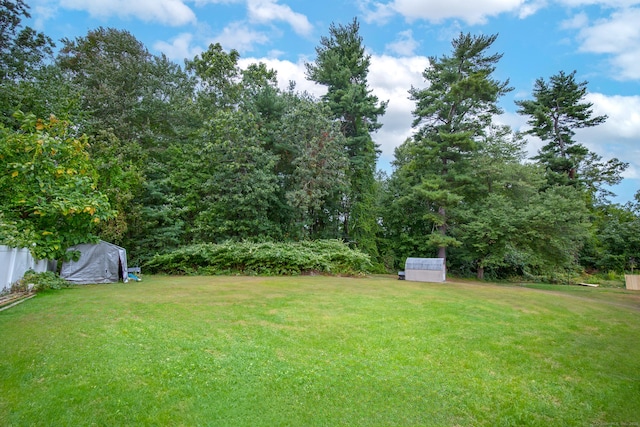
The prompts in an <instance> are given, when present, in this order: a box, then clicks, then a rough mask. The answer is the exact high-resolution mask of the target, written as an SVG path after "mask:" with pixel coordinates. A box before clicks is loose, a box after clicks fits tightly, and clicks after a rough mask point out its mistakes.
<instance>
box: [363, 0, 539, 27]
mask: <svg viewBox="0 0 640 427" xmlns="http://www.w3.org/2000/svg"><path fill="white" fill-rule="evenodd" d="M538 7H539V2H528V3H527V2H526V0H475V1H468V0H448V1H446V2H443V1H440V0H424V1H419V2H418V1H415V0H393V1H391V2H389V3H374V5H373V9H372V10H371V9H370V10H369V12H368V13H367V14H366V15H365V19H366V20H368V21H369V22H371V21H384V20H386V19H388V18H389V17H390V16H392V15H393V14H394V13H397V14H400V15H402V16H404V17H405V19H406V20H407V21H414V20H417V19H424V20H427V21H430V22H441V21H443V20H445V19H449V18H457V19H461V20H463V21H465V22H466V23H468V24H483V23H485V22H486V21H487V18H488V17H490V16H496V15H499V14H501V13H506V12H511V13H518V14H519V15H521V16H527V15H529V14H531V13H533V12H535V10H537V9H538Z"/></svg>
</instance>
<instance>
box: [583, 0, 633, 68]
mask: <svg viewBox="0 0 640 427" xmlns="http://www.w3.org/2000/svg"><path fill="white" fill-rule="evenodd" d="M638 22H640V9H639V8H635V9H624V10H619V11H616V12H613V13H612V14H611V15H610V17H609V18H608V19H602V20H599V21H596V22H595V23H594V24H593V25H591V26H588V27H585V28H583V29H582V30H581V31H580V33H579V35H578V39H579V40H580V41H581V46H580V50H581V51H583V52H589V53H601V54H609V55H612V57H611V59H610V61H611V64H612V65H613V66H614V69H615V71H616V73H617V75H616V76H615V77H617V78H618V79H621V80H636V79H640V25H638Z"/></svg>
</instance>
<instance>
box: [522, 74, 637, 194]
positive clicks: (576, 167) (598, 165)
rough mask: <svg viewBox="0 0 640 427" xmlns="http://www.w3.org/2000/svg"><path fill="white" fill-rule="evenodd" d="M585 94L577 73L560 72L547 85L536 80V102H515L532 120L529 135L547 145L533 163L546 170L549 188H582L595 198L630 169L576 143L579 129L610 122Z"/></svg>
mask: <svg viewBox="0 0 640 427" xmlns="http://www.w3.org/2000/svg"><path fill="white" fill-rule="evenodd" d="M586 94H587V82H586V81H583V82H577V81H576V72H575V71H573V72H571V73H569V74H566V73H565V72H563V71H560V72H559V73H558V74H556V75H553V76H551V78H550V79H549V81H548V82H547V81H545V80H544V79H541V78H540V79H537V80H536V83H535V86H534V88H533V98H534V99H533V100H522V101H516V105H518V107H519V109H518V113H520V114H522V115H525V116H528V117H529V119H528V123H529V124H530V125H531V129H530V130H529V131H528V133H529V134H532V135H535V136H537V137H539V138H540V139H542V141H543V142H545V145H544V146H543V147H542V148H541V149H540V151H539V152H538V155H537V156H536V157H534V159H535V160H537V161H538V162H540V164H542V165H544V166H545V168H546V169H547V172H548V173H547V177H548V182H549V185H554V184H561V185H573V186H575V187H583V188H584V189H586V190H587V191H588V192H589V193H590V194H591V195H592V196H593V197H596V195H595V193H596V192H597V191H599V190H603V188H602V184H609V185H612V184H617V183H618V182H619V181H620V180H621V179H622V178H621V175H620V174H621V173H622V171H624V170H625V169H626V167H627V166H628V165H627V164H626V163H624V162H621V161H619V160H618V159H611V160H609V161H607V162H602V158H601V157H600V156H599V155H597V154H595V153H593V152H590V151H589V149H588V148H587V147H585V146H584V145H583V144H580V143H579V142H578V141H576V140H575V133H576V132H575V131H576V130H577V129H582V128H589V127H593V126H597V125H599V124H602V123H604V122H605V121H606V119H607V116H604V115H602V116H594V114H593V108H592V107H593V104H592V103H590V102H587V101H585V96H586ZM605 195H606V194H605Z"/></svg>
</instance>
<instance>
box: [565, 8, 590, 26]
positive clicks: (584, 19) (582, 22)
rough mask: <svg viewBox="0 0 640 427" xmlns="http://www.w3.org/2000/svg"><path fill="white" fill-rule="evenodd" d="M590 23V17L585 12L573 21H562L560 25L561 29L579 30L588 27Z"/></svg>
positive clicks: (576, 16)
mask: <svg viewBox="0 0 640 427" xmlns="http://www.w3.org/2000/svg"><path fill="white" fill-rule="evenodd" d="M588 23H589V16H588V15H587V14H586V13H584V12H580V13H578V14H577V15H575V16H573V17H572V18H571V19H567V20H564V21H562V22H561V23H560V28H562V29H565V30H576V29H577V30H579V29H582V28H584V27H586V26H587V24H588Z"/></svg>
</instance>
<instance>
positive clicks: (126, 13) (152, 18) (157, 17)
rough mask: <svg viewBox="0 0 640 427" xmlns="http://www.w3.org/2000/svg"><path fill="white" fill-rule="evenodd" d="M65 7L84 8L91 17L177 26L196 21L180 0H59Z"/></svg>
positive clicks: (194, 16) (193, 14)
mask: <svg viewBox="0 0 640 427" xmlns="http://www.w3.org/2000/svg"><path fill="white" fill-rule="evenodd" d="M60 6H61V7H63V8H66V9H73V10H84V11H86V12H88V13H89V14H90V15H91V16H93V17H98V18H108V17H111V16H118V17H120V18H129V17H135V18H137V19H140V20H142V21H146V22H160V23H162V24H166V25H172V26H179V25H184V24H188V23H193V22H195V21H196V15H195V13H193V11H192V10H191V9H190V8H189V7H188V6H187V5H185V4H184V2H183V1H182V0H135V1H131V0H91V1H86V0H61V1H60Z"/></svg>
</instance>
